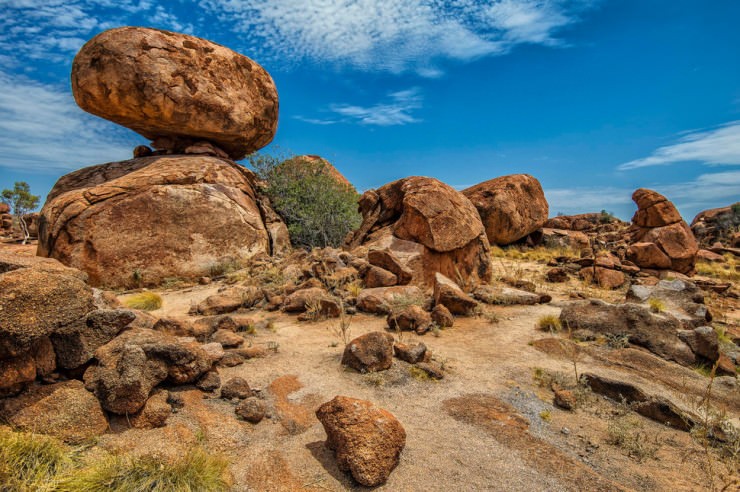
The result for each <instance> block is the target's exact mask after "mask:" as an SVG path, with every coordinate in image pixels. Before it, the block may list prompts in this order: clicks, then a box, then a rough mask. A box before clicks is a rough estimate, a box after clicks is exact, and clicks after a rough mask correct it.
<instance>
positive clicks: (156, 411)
mask: <svg viewBox="0 0 740 492" xmlns="http://www.w3.org/2000/svg"><path fill="white" fill-rule="evenodd" d="M168 398H169V393H168V392H167V391H166V390H162V389H159V390H154V392H153V393H152V396H150V397H149V399H148V400H147V401H146V403H145V404H144V407H143V408H142V409H141V410H139V412H138V413H137V414H136V415H132V416H130V417H129V419H128V420H129V422H130V423H131V426H132V427H134V428H136V429H156V428H157V427H164V425H165V424H166V423H167V419H168V418H169V417H170V415H171V414H172V405H170V404H169V403H168V401H167V400H168Z"/></svg>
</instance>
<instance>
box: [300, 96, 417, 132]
mask: <svg viewBox="0 0 740 492" xmlns="http://www.w3.org/2000/svg"><path fill="white" fill-rule="evenodd" d="M421 106H422V96H421V93H420V91H419V89H417V88H411V89H406V90H403V91H398V92H392V93H390V94H388V102H383V103H378V104H375V105H373V106H358V105H353V104H332V105H330V106H329V108H328V110H326V111H328V112H331V113H333V114H334V117H332V118H328V119H321V118H308V117H304V116H297V117H296V118H297V119H299V120H301V121H304V122H306V123H311V124H316V125H333V124H335V123H358V124H361V125H371V126H395V125H407V124H409V123H418V122H419V121H421V120H420V119H418V118H416V117H415V116H414V115H413V114H412V112H413V111H414V110H416V109H419V108H421Z"/></svg>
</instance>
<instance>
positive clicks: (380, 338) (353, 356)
mask: <svg viewBox="0 0 740 492" xmlns="http://www.w3.org/2000/svg"><path fill="white" fill-rule="evenodd" d="M392 363H393V336H392V335H390V334H388V333H382V332H379V331H372V332H370V333H366V334H364V335H361V336H359V337H357V338H355V339H354V340H352V341H351V342H349V343H348V344H347V346H346V347H345V348H344V354H343V355H342V365H344V366H348V367H351V368H352V369H354V370H356V371H359V372H377V371H385V370H386V369H389V368H390V367H391V364H392Z"/></svg>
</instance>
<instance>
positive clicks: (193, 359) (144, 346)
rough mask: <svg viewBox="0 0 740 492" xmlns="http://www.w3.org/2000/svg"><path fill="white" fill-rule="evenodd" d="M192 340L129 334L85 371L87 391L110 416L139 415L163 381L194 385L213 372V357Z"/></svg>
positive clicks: (103, 350)
mask: <svg viewBox="0 0 740 492" xmlns="http://www.w3.org/2000/svg"><path fill="white" fill-rule="evenodd" d="M190 340H192V339H190ZM190 340H189V339H182V338H178V337H173V336H171V335H167V334H165V333H161V332H157V331H153V330H146V329H133V330H128V331H126V332H124V333H122V334H121V335H119V336H118V337H116V338H114V339H113V340H112V341H111V342H109V343H107V344H106V345H103V346H102V347H100V348H99V349H98V350H97V351H96V352H95V359H96V360H97V365H93V366H90V367H89V368H88V369H87V371H85V387H86V388H87V389H88V390H90V391H92V392H93V393H95V396H97V397H98V399H99V400H100V403H101V405H102V406H103V408H105V409H106V410H108V411H109V412H112V413H117V414H133V413H136V412H138V411H139V410H140V409H141V408H142V407H143V406H144V404H145V403H146V401H147V400H148V399H149V395H150V393H151V391H152V389H153V388H154V387H155V386H157V385H158V384H159V383H161V382H162V381H165V380H167V381H169V382H170V383H173V384H184V383H192V382H195V381H197V380H198V379H199V378H200V376H201V375H203V374H204V373H205V372H207V371H208V370H210V369H211V365H212V360H211V357H210V356H209V355H208V353H207V352H206V351H205V350H203V349H202V348H201V346H200V344H198V343H197V342H194V341H190Z"/></svg>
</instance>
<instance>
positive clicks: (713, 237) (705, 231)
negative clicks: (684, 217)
mask: <svg viewBox="0 0 740 492" xmlns="http://www.w3.org/2000/svg"><path fill="white" fill-rule="evenodd" d="M739 226H740V202H736V203H733V204H732V205H728V206H727V207H720V208H713V209H710V210H704V211H702V212H699V213H698V214H697V215H696V217H694V220H692V221H691V231H692V232H693V233H694V236H695V237H696V239H697V241H698V242H699V244H701V245H702V246H704V247H709V246H713V245H714V244H715V243H717V242H719V243H720V244H723V245H725V246H728V247H737V246H735V245H734V244H733V234H737V233H736V232H735V231H737V228H738V227H739Z"/></svg>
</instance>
